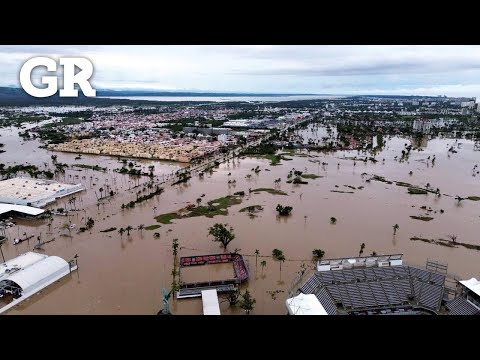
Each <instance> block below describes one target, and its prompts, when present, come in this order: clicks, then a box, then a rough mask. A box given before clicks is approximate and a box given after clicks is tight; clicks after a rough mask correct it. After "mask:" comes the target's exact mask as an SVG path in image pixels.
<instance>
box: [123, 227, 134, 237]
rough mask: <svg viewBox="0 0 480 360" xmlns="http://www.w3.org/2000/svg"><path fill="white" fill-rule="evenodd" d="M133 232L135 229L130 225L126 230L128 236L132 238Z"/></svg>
mask: <svg viewBox="0 0 480 360" xmlns="http://www.w3.org/2000/svg"><path fill="white" fill-rule="evenodd" d="M132 230H133V227H131V226H130V225H128V226H127V227H126V228H125V231H126V232H127V236H130V231H132Z"/></svg>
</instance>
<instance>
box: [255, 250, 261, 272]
mask: <svg viewBox="0 0 480 360" xmlns="http://www.w3.org/2000/svg"><path fill="white" fill-rule="evenodd" d="M258 255H260V250H258V249H255V270H256V269H257V264H258Z"/></svg>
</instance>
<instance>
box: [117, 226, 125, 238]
mask: <svg viewBox="0 0 480 360" xmlns="http://www.w3.org/2000/svg"><path fill="white" fill-rule="evenodd" d="M124 232H125V229H124V228H123V227H122V228H120V229H118V233H119V234H120V237H123V233H124Z"/></svg>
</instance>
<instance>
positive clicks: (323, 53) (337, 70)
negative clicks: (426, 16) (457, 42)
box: [0, 45, 480, 97]
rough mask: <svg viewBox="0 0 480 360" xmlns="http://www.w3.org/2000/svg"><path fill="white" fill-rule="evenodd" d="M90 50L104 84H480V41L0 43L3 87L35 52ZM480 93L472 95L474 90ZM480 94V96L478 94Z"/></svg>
mask: <svg viewBox="0 0 480 360" xmlns="http://www.w3.org/2000/svg"><path fill="white" fill-rule="evenodd" d="M37 55H45V56H52V57H58V56H66V55H70V56H72V55H73V56H85V57H87V58H89V59H90V60H91V61H92V62H93V64H94V67H95V75H94V78H93V82H94V83H95V84H98V86H102V87H104V86H108V87H116V86H117V87H122V88H125V87H135V88H141V87H145V88H149V89H153V88H157V89H199V90H210V91H249V92H252V91H253V92H255V91H257V92H282V91H286V90H289V91H295V92H317V93H325V92H327V91H328V92H329V93H342V92H346V93H359V92H360V93H361V92H364V91H368V92H371V91H379V92H387V93H388V91H392V92H393V91H399V92H403V91H407V92H411V91H419V92H427V91H429V90H428V89H431V91H432V92H433V94H435V95H438V92H439V91H442V90H443V91H445V92H446V94H447V95H455V94H456V93H459V92H462V94H463V93H464V92H467V91H477V90H476V89H477V88H478V89H480V47H479V46H407V45H405V46H345V45H344V46H333V45H329V46H304V45H293V46H287V45H281V46H277V45H275V46H270V45H264V46H261V45H260V46H259V45H254V46H250V45H240V46H239V45H235V46H130V45H125V46H76V45H64V46H60V45H54V46H50V45H46V46H40V45H34V46H26V45H21V46H0V75H1V76H0V86H5V85H12V84H18V72H19V70H20V67H21V65H22V64H23V63H24V62H25V61H26V60H27V59H28V58H30V57H32V56H37ZM476 95H480V92H479V94H476V93H475V94H472V96H476ZM479 97H480V96H479Z"/></svg>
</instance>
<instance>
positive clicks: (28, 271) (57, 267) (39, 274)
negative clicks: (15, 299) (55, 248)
mask: <svg viewBox="0 0 480 360" xmlns="http://www.w3.org/2000/svg"><path fill="white" fill-rule="evenodd" d="M65 269H69V266H68V263H67V262H66V261H65V260H63V259H62V258H60V257H58V256H48V257H46V258H44V259H43V260H40V261H37V262H36V263H34V264H32V265H30V266H28V267H26V268H24V269H22V270H20V271H17V272H15V273H14V274H12V275H10V276H9V277H8V280H11V281H13V282H15V283H16V284H17V285H18V286H20V287H21V288H22V289H23V291H24V292H28V291H29V290H31V289H32V288H33V287H35V286H38V285H39V284H41V283H43V282H46V281H48V280H49V279H50V278H52V277H53V276H54V275H57V274H58V273H59V272H62V271H65ZM37 284H38V285H37Z"/></svg>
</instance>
